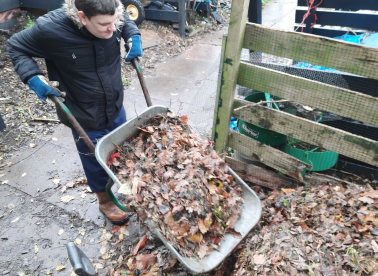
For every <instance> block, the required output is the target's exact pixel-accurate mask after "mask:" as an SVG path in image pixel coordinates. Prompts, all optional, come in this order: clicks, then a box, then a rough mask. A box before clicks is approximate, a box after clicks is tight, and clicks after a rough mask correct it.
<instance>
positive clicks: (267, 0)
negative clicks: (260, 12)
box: [261, 0, 270, 5]
mask: <svg viewBox="0 0 378 276" xmlns="http://www.w3.org/2000/svg"><path fill="white" fill-rule="evenodd" d="M269 2H270V0H261V3H262V4H263V5H265V4H267V3H269Z"/></svg>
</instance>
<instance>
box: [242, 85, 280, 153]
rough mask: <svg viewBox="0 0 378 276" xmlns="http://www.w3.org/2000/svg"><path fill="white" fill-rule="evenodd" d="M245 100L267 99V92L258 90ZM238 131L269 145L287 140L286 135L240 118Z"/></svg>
mask: <svg viewBox="0 0 378 276" xmlns="http://www.w3.org/2000/svg"><path fill="white" fill-rule="evenodd" d="M244 100H246V101H250V102H254V103H258V102H260V101H265V93H262V92H256V93H253V94H251V95H248V96H247V97H246V98H245V99H244ZM238 131H239V133H241V134H244V135H247V136H249V137H251V138H253V139H255V140H257V141H259V142H261V143H264V144H266V145H269V146H278V145H283V144H285V143H286V142H287V136H286V135H283V134H281V133H278V132H275V131H271V130H268V129H266V128H262V127H259V126H256V125H253V124H250V123H246V122H244V121H242V120H238Z"/></svg>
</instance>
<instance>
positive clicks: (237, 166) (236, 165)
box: [225, 157, 299, 189]
mask: <svg viewBox="0 0 378 276" xmlns="http://www.w3.org/2000/svg"><path fill="white" fill-rule="evenodd" d="M225 161H226V163H227V164H228V165H229V166H230V168H231V169H233V170H234V171H235V172H236V173H237V174H238V175H239V176H240V177H241V178H242V179H243V180H246V181H249V182H252V183H254V184H257V185H260V186H264V187H267V188H270V189H274V188H276V189H280V188H297V187H298V186H299V181H297V180H294V179H292V178H289V177H286V176H283V175H279V174H277V173H275V172H273V171H269V170H267V169H264V168H260V167H257V166H254V165H251V164H247V163H244V162H242V161H239V160H236V159H233V158H230V157H226V160H225Z"/></svg>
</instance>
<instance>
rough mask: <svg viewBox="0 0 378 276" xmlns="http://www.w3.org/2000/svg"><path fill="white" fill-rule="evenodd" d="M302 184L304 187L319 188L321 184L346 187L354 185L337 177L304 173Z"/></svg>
mask: <svg viewBox="0 0 378 276" xmlns="http://www.w3.org/2000/svg"><path fill="white" fill-rule="evenodd" d="M303 182H304V184H305V185H311V186H320V185H322V184H323V183H330V184H332V185H338V184H340V183H345V184H348V185H354V184H353V183H351V182H349V181H346V180H342V179H340V178H337V177H333V176H330V175H326V174H320V173H314V172H313V173H306V174H305V175H304V176H303Z"/></svg>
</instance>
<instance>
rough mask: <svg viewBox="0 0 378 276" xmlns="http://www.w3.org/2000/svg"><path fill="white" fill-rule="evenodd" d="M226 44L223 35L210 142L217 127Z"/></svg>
mask: <svg viewBox="0 0 378 276" xmlns="http://www.w3.org/2000/svg"><path fill="white" fill-rule="evenodd" d="M226 42H227V35H226V34H224V35H223V40H222V49H221V56H220V64H219V73H218V84H217V94H216V96H215V107H214V116H213V118H214V120H213V128H212V133H211V140H212V141H214V140H215V128H216V126H217V118H218V117H217V115H218V109H219V96H220V91H221V87H222V76H223V63H224V55H225V52H226Z"/></svg>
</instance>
